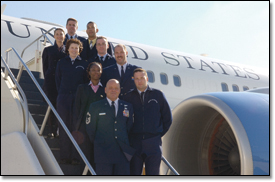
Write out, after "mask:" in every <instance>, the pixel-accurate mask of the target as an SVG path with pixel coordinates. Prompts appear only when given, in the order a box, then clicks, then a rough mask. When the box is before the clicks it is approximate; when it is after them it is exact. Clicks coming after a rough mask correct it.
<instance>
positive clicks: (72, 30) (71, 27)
mask: <svg viewBox="0 0 275 182" xmlns="http://www.w3.org/2000/svg"><path fill="white" fill-rule="evenodd" d="M66 29H67V34H66V36H65V41H64V42H63V44H64V45H66V43H67V41H68V40H70V39H78V40H80V41H81V42H82V44H83V43H84V41H85V40H86V39H85V38H84V37H80V36H78V35H77V34H76V31H77V29H78V22H77V20H76V19H74V18H68V19H67V23H66Z"/></svg>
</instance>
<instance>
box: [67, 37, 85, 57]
mask: <svg viewBox="0 0 275 182" xmlns="http://www.w3.org/2000/svg"><path fill="white" fill-rule="evenodd" d="M68 37H69V35H68V34H66V36H65V40H64V42H63V44H64V45H66V43H67V41H68V40H69V38H68ZM76 38H77V39H78V40H80V42H82V46H83V44H84V42H85V41H86V40H87V39H85V38H84V37H81V36H78V35H76ZM80 57H81V56H80Z"/></svg>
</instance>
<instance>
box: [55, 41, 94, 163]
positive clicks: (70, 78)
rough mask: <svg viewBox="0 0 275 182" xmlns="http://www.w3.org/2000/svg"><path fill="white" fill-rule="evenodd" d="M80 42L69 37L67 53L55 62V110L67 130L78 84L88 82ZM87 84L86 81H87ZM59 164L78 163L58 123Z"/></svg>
mask: <svg viewBox="0 0 275 182" xmlns="http://www.w3.org/2000/svg"><path fill="white" fill-rule="evenodd" d="M82 49H83V46H82V43H81V42H80V41H79V40H78V39H70V40H68V41H67V43H66V50H65V51H66V53H68V54H69V55H68V56H66V57H65V58H63V59H61V60H60V61H59V62H58V63H57V68H56V74H55V81H56V88H57V91H58V96H57V100H56V108H57V112H58V114H59V115H60V117H61V119H62V120H63V121H64V123H65V124H66V126H67V128H68V130H69V131H70V132H72V130H73V111H74V101H75V94H76V90H77V87H78V85H80V84H83V83H86V82H88V81H89V80H88V78H87V76H86V69H87V66H88V63H87V62H86V61H85V60H82V59H81V57H80V56H79V54H80V52H81V51H82ZM87 84H88V83H87ZM59 139H60V161H59V163H60V164H69V163H71V164H79V162H78V160H77V159H75V158H73V155H72V151H73V148H74V147H73V144H72V142H71V140H70V139H69V137H68V136H67V134H66V132H65V130H64V129H63V127H62V126H61V125H60V124H59Z"/></svg>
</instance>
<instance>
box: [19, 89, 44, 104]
mask: <svg viewBox="0 0 275 182" xmlns="http://www.w3.org/2000/svg"><path fill="white" fill-rule="evenodd" d="M24 92H25V95H26V97H27V99H28V100H29V98H30V99H31V100H38V101H43V96H42V95H41V93H40V92H32V91H24ZM28 103H29V102H28Z"/></svg>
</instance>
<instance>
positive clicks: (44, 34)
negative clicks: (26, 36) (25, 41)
mask: <svg viewBox="0 0 275 182" xmlns="http://www.w3.org/2000/svg"><path fill="white" fill-rule="evenodd" d="M53 29H56V27H53V28H51V29H49V30H48V31H47V32H46V33H43V32H42V35H40V36H39V37H38V38H37V39H35V40H34V41H33V42H31V43H30V44H29V45H27V46H26V47H25V48H24V49H23V51H22V53H21V58H23V55H24V52H25V50H26V49H27V48H29V47H30V46H31V45H32V44H34V43H35V42H36V41H38V40H39V39H40V38H41V37H43V36H44V37H45V40H44V43H45V41H46V39H47V40H48V41H49V42H50V43H51V44H52V45H53V43H52V41H51V40H50V39H49V38H48V36H47V35H46V34H48V33H49V32H50V31H52V30H53Z"/></svg>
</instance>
